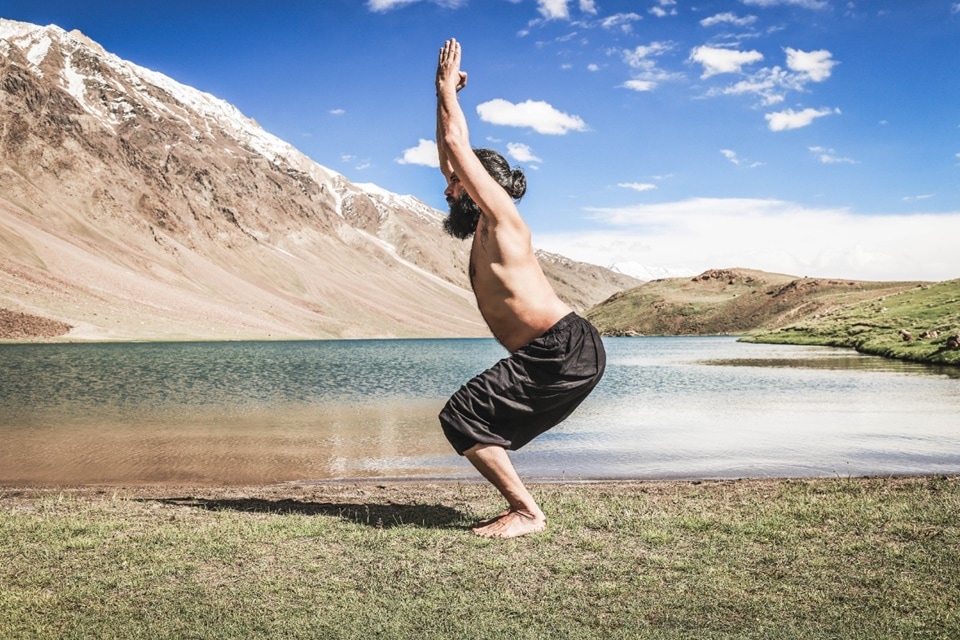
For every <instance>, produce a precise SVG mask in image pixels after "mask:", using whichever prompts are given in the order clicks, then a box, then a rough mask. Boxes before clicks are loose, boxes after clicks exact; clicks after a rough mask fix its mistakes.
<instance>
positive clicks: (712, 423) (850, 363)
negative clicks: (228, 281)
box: [0, 337, 960, 485]
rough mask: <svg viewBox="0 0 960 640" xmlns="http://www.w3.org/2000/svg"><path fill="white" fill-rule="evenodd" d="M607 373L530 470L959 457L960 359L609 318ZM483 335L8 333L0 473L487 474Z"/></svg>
mask: <svg viewBox="0 0 960 640" xmlns="http://www.w3.org/2000/svg"><path fill="white" fill-rule="evenodd" d="M604 342H605V344H606V347H607V352H608V368H607V373H606V375H605V377H604V379H603V381H602V382H601V383H600V385H599V386H598V387H597V389H596V390H595V391H594V393H593V394H592V395H591V396H590V397H589V398H588V399H587V401H586V402H585V403H584V404H583V405H581V407H580V408H579V409H578V410H577V411H576V412H575V413H574V414H573V416H572V417H571V418H570V419H568V420H567V421H566V422H564V423H563V424H561V425H560V426H558V427H556V428H555V429H553V430H552V431H550V432H548V433H546V434H544V435H543V436H541V437H540V438H539V439H537V440H535V441H534V442H533V443H531V444H530V445H529V446H528V447H526V448H524V449H523V450H521V451H518V452H515V453H513V454H512V455H513V459H514V463H515V465H516V466H517V469H518V470H519V471H520V473H521V475H523V476H524V477H526V478H530V479H538V480H567V481H576V480H591V479H623V478H629V479H654V478H656V479H660V478H683V479H694V478H745V477H753V478H763V477H798V476H802V477H808V476H859V475H890V474H933V473H945V474H956V473H960V369H957V368H934V367H927V366H923V365H916V364H908V363H901V362H896V361H890V360H885V359H881V358H876V357H871V356H863V355H860V354H857V353H855V352H852V351H848V350H841V349H830V348H821V347H796V346H776V345H754V344H745V343H739V342H737V341H736V339H734V338H727V337H717V338H714V337H709V338H607V339H605V340H604ZM506 355H507V354H506V352H505V351H504V350H503V349H502V348H501V347H500V346H499V345H498V344H497V343H496V342H494V341H493V340H484V339H464V340H459V339H454V340H362V341H316V342H228V343H146V344H140V343H134V344H130V343H123V344H63V345H12V344H8V345H0V443H2V446H0V483H2V484H7V485H12V484H20V483H35V484H61V483H83V484H96V483H132V484H145V483H183V484H207V483H209V484H234V485H236V484H248V483H257V484H259V483H275V482H285V481H299V482H303V481H307V482H309V481H314V480H316V481H322V480H328V479H345V478H346V479H359V478H383V479H397V478H409V479H425V478H458V479H460V478H462V479H469V480H474V479H477V478H479V476H478V475H477V474H476V473H475V472H474V471H473V470H472V468H471V467H470V466H469V464H468V463H466V461H465V460H463V459H462V458H459V457H458V456H456V455H455V454H454V453H453V451H452V449H450V447H449V445H448V444H447V442H446V440H445V439H444V437H443V435H442V433H441V431H440V428H439V424H438V422H437V418H436V415H437V413H438V412H439V410H440V408H441V407H442V406H443V404H444V402H445V401H446V399H447V397H448V396H449V395H450V394H451V393H453V392H454V391H455V390H456V389H457V388H458V387H459V386H460V385H461V384H463V382H465V381H466V380H467V379H468V378H470V377H471V376H473V375H474V374H476V373H478V372H480V371H482V370H483V369H485V368H486V367H488V366H489V365H491V364H493V362H495V361H496V360H498V359H499V358H502V357H505V356H506Z"/></svg>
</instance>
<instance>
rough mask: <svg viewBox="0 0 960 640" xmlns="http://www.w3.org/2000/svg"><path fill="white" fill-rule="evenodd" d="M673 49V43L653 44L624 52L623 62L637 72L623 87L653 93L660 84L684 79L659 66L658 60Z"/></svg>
mask: <svg viewBox="0 0 960 640" xmlns="http://www.w3.org/2000/svg"><path fill="white" fill-rule="evenodd" d="M673 48H674V45H673V43H672V42H651V43H650V44H647V45H640V46H638V47H636V48H634V49H627V50H626V51H624V52H623V61H624V62H626V63H627V65H628V66H629V67H630V68H631V69H635V70H636V72H635V76H634V77H633V78H632V79H630V80H628V81H627V82H625V83H623V84H622V85H621V86H622V87H625V88H627V89H632V90H634V91H652V90H653V89H655V88H656V87H657V84H658V83H660V82H663V81H665V80H674V79H676V78H679V77H682V75H681V74H677V73H671V72H668V71H665V70H663V69H661V68H660V67H659V66H658V65H657V58H658V57H660V56H662V55H663V54H665V53H667V52H669V51H671V50H672V49H673Z"/></svg>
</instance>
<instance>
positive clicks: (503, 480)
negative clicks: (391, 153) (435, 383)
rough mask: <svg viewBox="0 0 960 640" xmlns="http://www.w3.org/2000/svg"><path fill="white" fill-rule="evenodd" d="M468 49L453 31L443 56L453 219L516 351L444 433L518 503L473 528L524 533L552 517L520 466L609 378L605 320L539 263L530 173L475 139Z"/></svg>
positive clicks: (491, 321)
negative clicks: (564, 293) (596, 318)
mask: <svg viewBox="0 0 960 640" xmlns="http://www.w3.org/2000/svg"><path fill="white" fill-rule="evenodd" d="M460 58H461V50H460V44H459V43H458V42H457V41H456V40H453V39H451V40H448V41H447V42H446V43H445V44H444V45H443V48H442V49H441V50H440V58H439V62H438V64H437V78H436V85H437V149H438V151H439V155H440V171H441V172H442V173H443V175H444V176H445V177H446V179H447V188H446V190H445V191H444V194H445V195H446V197H447V202H448V203H449V205H450V215H449V216H448V218H447V219H446V220H445V226H446V229H447V231H448V232H449V233H451V234H452V235H454V236H456V237H458V238H461V239H466V238H469V237H470V236H473V240H472V246H471V250H470V267H469V269H470V283H471V285H472V286H473V292H474V295H475V296H476V298H477V306H478V307H479V309H480V314H481V315H482V316H483V319H484V320H485V321H486V323H487V325H488V326H489V327H490V331H491V332H492V333H493V335H494V337H495V338H496V339H497V340H498V341H499V342H500V344H502V345H503V346H504V347H506V349H507V350H508V351H510V354H511V355H510V356H509V357H508V358H505V359H503V360H501V361H500V362H498V363H496V364H495V365H494V366H493V367H491V368H490V369H488V370H486V371H484V372H483V373H481V374H479V375H478V376H476V377H475V378H473V379H472V380H470V381H468V382H467V383H466V384H465V385H464V386H463V387H461V388H460V389H459V390H458V391H457V392H456V393H455V394H454V395H453V396H452V397H451V398H450V400H449V402H447V404H446V406H445V407H444V408H443V411H441V413H440V424H441V426H442V427H443V431H444V434H445V435H446V436H447V439H448V440H449V441H450V443H451V444H452V445H453V447H454V449H456V451H457V453H459V454H460V455H463V456H466V458H467V459H468V460H469V461H470V462H471V463H472V464H473V466H474V467H476V468H477V470H478V471H479V472H480V473H481V474H482V475H483V476H484V477H485V478H486V479H487V480H489V481H490V482H491V483H492V484H493V485H494V486H495V487H496V488H497V490H498V491H499V492H500V493H501V494H502V495H503V497H504V498H505V499H506V501H507V509H506V510H505V511H504V512H503V513H500V514H499V515H497V516H495V517H493V518H491V519H489V520H485V521H483V522H480V523H478V524H477V525H476V526H475V527H474V529H473V532H474V533H476V534H477V535H480V536H484V537H488V538H513V537H516V536H522V535H524V534H528V533H534V532H537V531H542V530H543V529H544V527H546V524H547V520H546V517H545V516H544V514H543V511H541V510H540V507H539V506H538V505H537V503H536V501H535V500H534V498H533V496H532V495H531V494H530V492H529V491H528V490H527V488H526V487H525V486H524V484H523V482H522V481H521V480H520V477H519V476H518V475H517V472H516V470H515V469H514V467H513V464H512V462H511V461H510V458H509V457H508V455H507V450H508V449H510V450H516V449H519V448H520V447H522V446H523V445H525V444H527V443H528V442H530V440H532V439H533V438H535V437H536V436H538V435H540V434H541V433H543V432H544V431H546V430H547V429H550V428H551V427H553V426H555V425H556V424H558V423H559V422H560V421H562V420H563V419H565V418H566V417H567V416H569V415H570V414H571V413H572V412H573V410H574V409H576V407H577V406H578V405H579V404H580V403H581V402H582V401H583V400H584V398H586V397H587V395H588V394H589V393H590V391H591V390H592V389H593V388H594V386H596V384H597V382H599V380H600V377H601V376H602V375H603V370H604V366H605V363H606V356H605V353H604V350H603V343H602V342H601V340H600V336H599V334H598V333H597V331H596V329H594V327H593V326H592V325H591V324H590V323H589V322H587V321H586V320H584V319H583V318H581V317H580V316H578V315H577V314H575V313H573V312H572V311H571V310H570V308H569V307H568V306H567V305H566V304H565V303H564V302H563V301H562V300H560V298H558V297H557V295H556V293H555V292H554V291H553V288H552V287H551V286H550V283H549V282H548V281H547V279H546V277H545V276H544V274H543V271H542V270H541V268H540V264H539V262H538V261H537V258H536V255H535V254H534V251H533V246H532V244H531V241H530V229H529V228H528V227H527V224H526V223H525V222H524V221H523V218H522V217H521V216H520V212H519V211H518V210H517V207H516V204H515V203H514V202H515V200H519V199H520V198H521V197H522V196H523V194H524V193H525V192H526V178H525V176H524V174H523V172H522V171H520V170H519V169H511V168H510V166H509V164H508V163H507V161H506V160H504V159H503V157H502V156H500V154H498V153H496V152H494V151H491V150H489V149H477V150H474V149H473V148H472V147H471V146H470V138H469V134H468V131H467V121H466V117H465V116H464V114H463V110H462V109H461V107H460V102H459V99H458V96H457V93H458V92H459V91H460V90H461V89H463V88H464V87H465V86H466V84H467V74H466V72H464V71H463V70H461V68H460Z"/></svg>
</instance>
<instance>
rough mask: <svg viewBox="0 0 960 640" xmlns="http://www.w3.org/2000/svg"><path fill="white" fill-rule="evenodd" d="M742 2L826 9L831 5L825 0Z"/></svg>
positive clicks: (758, 5)
mask: <svg viewBox="0 0 960 640" xmlns="http://www.w3.org/2000/svg"><path fill="white" fill-rule="evenodd" d="M741 2H743V4H749V5H754V6H757V7H774V6H777V5H781V4H786V5H793V6H795V7H802V8H804V9H826V8H827V7H828V6H830V5H828V4H827V2H826V1H825V0H741Z"/></svg>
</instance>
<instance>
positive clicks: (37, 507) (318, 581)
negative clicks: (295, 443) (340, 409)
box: [0, 477, 960, 640]
mask: <svg viewBox="0 0 960 640" xmlns="http://www.w3.org/2000/svg"><path fill="white" fill-rule="evenodd" d="M533 489H534V492H535V494H536V495H537V496H538V498H539V499H540V501H541V503H542V505H543V507H544V510H545V511H546V512H547V515H548V518H550V526H549V528H548V529H547V531H546V532H544V533H541V534H536V535H533V536H528V537H525V538H520V539H516V540H508V541H491V540H485V539H479V538H476V537H475V536H473V535H472V534H471V533H470V532H469V531H468V530H467V527H468V526H469V525H470V524H471V523H472V522H473V521H474V520H475V519H477V518H480V517H482V516H485V515H489V514H490V513H491V512H493V511H495V510H498V509H499V508H500V504H499V501H498V500H497V499H496V496H495V495H494V492H493V490H492V489H490V488H489V487H488V486H486V485H485V484H481V483H453V482H451V483H435V484H413V483H389V484H375V483H355V484H330V485H281V486H275V487H261V488H206V489H205V488H175V487H143V488H100V489H96V488H81V489H72V490H66V489H46V490H40V489H16V488H6V489H0V638H5V639H6V638H58V639H60V638H151V639H159V638H178V639H183V638H311V639H314V638H331V639H337V638H478V639H480V638H482V639H497V638H511V639H514V638H517V639H524V638H577V639H580V638H584V639H591V638H597V639H599V638H604V639H608V638H672V639H674V638H675V639H680V638H685V639H686V638H798V639H801V638H844V639H847V638H864V639H870V640H876V639H878V638H884V639H885V638H943V639H947V638H958V637H960V570H958V567H960V478H953V477H923V478H886V479H843V478H835V479H814V480H764V481H716V482H633V483H599V484H542V485H534V487H533Z"/></svg>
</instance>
